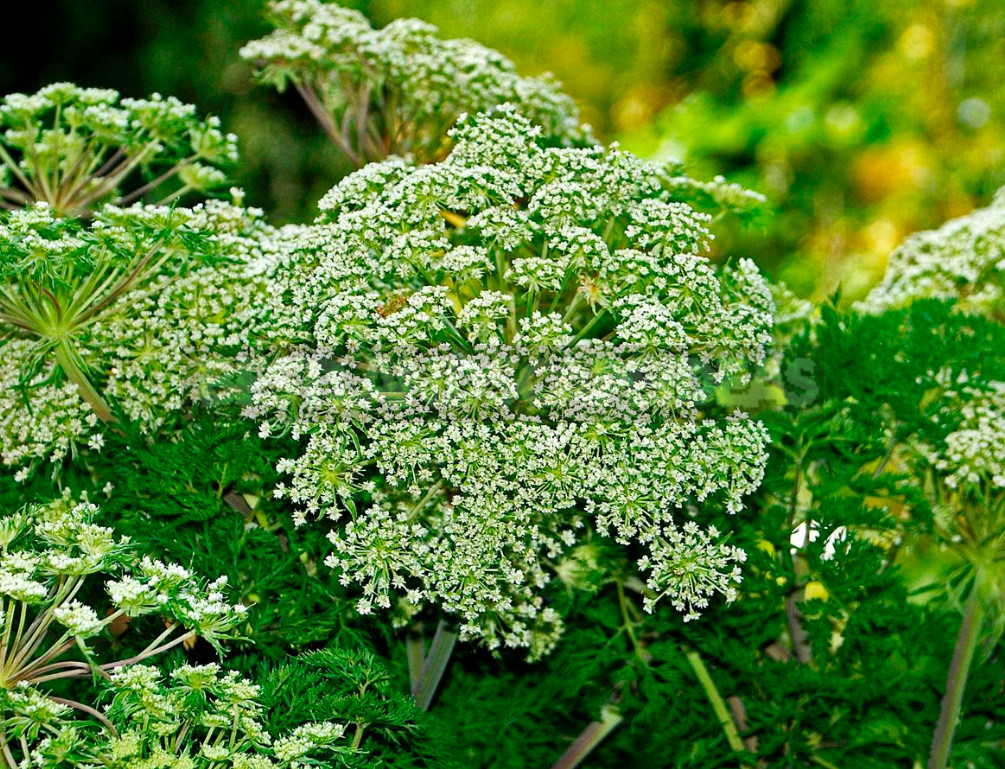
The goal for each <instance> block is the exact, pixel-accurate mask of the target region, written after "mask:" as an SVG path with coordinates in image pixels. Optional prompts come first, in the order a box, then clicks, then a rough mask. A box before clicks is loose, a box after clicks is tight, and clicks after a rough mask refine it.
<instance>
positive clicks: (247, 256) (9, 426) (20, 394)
mask: <svg viewBox="0 0 1005 769" xmlns="http://www.w3.org/2000/svg"><path fill="white" fill-rule="evenodd" d="M261 217H262V214H261V212H260V211H258V210H256V209H246V208H243V207H241V206H239V205H235V204H233V203H227V202H225V201H221V200H211V201H208V202H206V203H204V204H200V205H197V206H195V207H193V208H176V207H171V208H168V207H157V206H148V205H134V206H131V207H129V208H126V209H120V208H115V207H111V206H106V207H104V208H102V209H101V210H100V211H99V212H97V213H96V214H95V219H94V221H93V223H92V224H91V226H89V227H87V228H82V227H80V226H78V225H77V224H76V223H74V222H72V221H67V220H62V219H59V218H57V217H55V216H54V215H53V212H52V210H51V208H49V207H47V206H35V207H33V208H29V209H25V210H23V211H16V212H12V213H11V214H9V215H8V216H7V217H6V218H5V219H3V220H0V281H2V282H0V349H2V351H3V354H2V356H0V385H2V389H0V461H2V462H3V463H4V464H7V465H10V466H16V467H21V468H22V470H21V471H20V472H21V475H26V474H27V472H28V471H27V469H25V468H27V467H28V466H29V465H31V464H32V463H35V462H37V461H38V460H44V459H46V458H48V459H50V460H52V461H53V462H59V461H61V460H62V459H63V458H64V457H66V456H67V454H68V453H70V452H71V451H75V450H76V448H77V447H78V446H82V445H84V444H88V445H89V446H90V447H91V448H92V449H100V448H101V445H102V443H103V438H102V430H103V427H102V425H101V424H100V423H99V420H98V419H97V418H96V417H97V413H98V409H96V408H95V403H97V404H98V406H99V407H104V408H107V409H109V410H111V409H112V407H113V406H114V407H115V408H116V410H117V412H118V413H120V414H122V415H123V416H125V417H126V418H128V419H129V420H131V421H132V422H134V423H135V424H137V425H138V426H139V427H140V429H141V430H142V431H143V432H145V433H152V432H154V431H156V430H157V429H159V428H160V427H161V426H162V425H163V424H164V423H165V422H166V421H167V420H168V419H170V418H171V416H172V415H173V414H175V413H176V412H178V411H179V410H180V409H182V408H184V407H187V406H190V405H191V404H192V403H196V402H211V401H216V402H219V401H220V400H222V399H225V398H227V397H229V395H230V394H231V393H232V392H233V391H234V390H235V388H236V389H240V388H243V386H244V385H243V383H242V382H241V378H242V377H243V376H244V375H246V374H247V372H248V370H249V369H250V368H251V367H252V365H253V362H254V360H255V359H256V358H257V356H258V355H260V353H261V351H262V350H263V349H264V345H265V344H266V342H267V337H266V335H265V334H264V333H263V320H262V319H261V317H260V313H261V311H262V307H263V305H264V304H265V300H264V294H265V291H266V290H267V288H268V285H269V282H268V274H269V272H270V270H271V269H273V265H274V264H275V263H276V262H277V261H278V259H279V254H280V253H281V252H282V251H283V250H285V249H288V248H289V247H290V246H289V244H290V243H291V242H292V240H293V236H294V233H295V230H294V229H286V230H277V229H275V228H272V227H270V226H268V225H266V224H265V223H264V222H263V221H262V218H261ZM118 254H121V257H119V256H117V255H118ZM39 262H42V263H43V264H44V265H45V268H44V271H41V272H40V271H39V270H37V269H36V265H37V264H38V263H39ZM115 286H121V288H122V290H121V291H118V290H117V289H116V288H114V287H115ZM42 289H44V290H45V292H48V293H44V292H43V291H42ZM40 296H47V297H51V301H50V300H42V301H39V299H38V298H39V297H40ZM55 307H58V310H55V311H54V308H55ZM95 308H96V310H95ZM5 336H6V338H7V341H6V343H4V341H3V340H4V337H5ZM67 348H68V349H69V350H70V353H72V354H71V355H69V356H68V355H67V352H66V349H67ZM68 368H69V369H70V371H71V372H73V371H76V372H77V374H78V376H77V378H74V377H72V376H69V374H68V371H67V369H68ZM88 388H93V393H91V394H90V397H86V396H87V394H88ZM106 404H110V405H107V406H106ZM106 421H107V419H106Z"/></svg>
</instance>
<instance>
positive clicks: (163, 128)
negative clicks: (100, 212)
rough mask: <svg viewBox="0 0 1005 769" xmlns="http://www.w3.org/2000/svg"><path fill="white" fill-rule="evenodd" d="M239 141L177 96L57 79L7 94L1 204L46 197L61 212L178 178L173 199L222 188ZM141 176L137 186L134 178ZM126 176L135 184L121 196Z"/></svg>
mask: <svg viewBox="0 0 1005 769" xmlns="http://www.w3.org/2000/svg"><path fill="white" fill-rule="evenodd" d="M236 159H237V139H236V137H235V136H234V135H233V134H225V133H223V132H222V131H221V130H220V123H219V120H218V119H217V118H208V119H205V120H203V119H201V118H199V116H198V115H197V114H196V110H195V107H193V106H191V105H189V104H183V103H181V102H180V101H178V100H177V99H175V98H174V97H167V98H165V97H162V96H160V95H159V94H154V95H153V96H151V97H150V98H149V99H121V100H120V99H119V94H118V93H117V92H115V91H112V90H108V89H98V88H79V87H77V86H75V85H73V84H71V83H55V84H53V85H49V86H46V87H45V88H43V89H42V90H40V91H38V92H37V93H34V94H30V95H28V94H17V93H16V94H9V95H8V96H6V97H4V98H3V100H2V101H0V168H2V169H3V171H2V172H0V208H17V207H23V206H24V205H26V204H28V203H30V202H32V201H45V202H47V203H49V204H50V205H51V206H52V207H53V208H54V209H55V210H56V211H58V212H59V213H60V214H62V215H69V216H73V215H79V214H88V213H90V212H91V211H92V210H93V209H94V208H95V207H96V206H97V205H99V204H100V203H102V202H108V201H116V202H129V201H132V200H137V199H139V198H141V197H143V196H144V195H146V194H147V193H149V192H151V191H152V190H154V189H156V188H158V187H161V186H162V185H164V184H166V183H169V182H170V181H171V180H172V179H173V178H175V177H176V178H177V181H176V182H175V183H174V190H173V191H172V192H171V193H170V196H171V197H172V198H174V197H178V196H179V195H182V194H184V193H185V192H188V191H189V190H198V191H206V190H210V189H213V188H218V187H221V186H223V185H224V184H225V183H226V181H227V178H226V176H225V174H224V173H223V172H222V171H221V170H220V169H219V168H218V166H220V165H229V164H231V163H233V162H234V161H235V160H236ZM137 179H138V180H139V183H133V180H137ZM127 181H129V182H130V183H132V186H133V189H132V190H131V191H130V192H129V193H126V194H125V195H123V194H122V193H123V187H124V186H125V185H126V183H127Z"/></svg>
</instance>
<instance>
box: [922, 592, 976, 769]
mask: <svg viewBox="0 0 1005 769" xmlns="http://www.w3.org/2000/svg"><path fill="white" fill-rule="evenodd" d="M981 621H982V616H981V607H980V598H979V597H978V594H977V590H976V589H974V591H973V592H972V593H971V594H970V598H969V599H968V600H967V606H966V609H964V611H963V622H961V623H960V632H959V633H958V634H957V636H956V646H955V647H954V648H953V660H952V662H951V663H950V664H949V676H948V678H947V679H946V693H945V695H944V696H943V697H942V712H941V713H940V714H939V723H938V724H937V725H936V727H935V734H934V735H933V737H932V752H931V753H930V754H929V757H928V769H946V767H947V766H948V765H949V754H950V752H951V751H952V748H953V733H954V732H955V731H956V723H957V722H958V721H959V720H960V704H961V703H962V702H963V690H964V689H965V688H966V685H967V675H968V674H969V672H970V663H971V662H972V661H973V659H974V650H975V649H976V648H977V638H978V635H979V634H980V629H981Z"/></svg>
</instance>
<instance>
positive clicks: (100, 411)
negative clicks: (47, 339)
mask: <svg viewBox="0 0 1005 769" xmlns="http://www.w3.org/2000/svg"><path fill="white" fill-rule="evenodd" d="M56 362H57V363H59V366H60V368H61V369H63V373H64V374H66V378H67V379H69V380H70V381H71V382H73V383H74V384H75V385H77V389H78V390H79V391H80V396H81V397H82V398H83V399H84V400H85V401H87V403H88V404H89V405H90V406H91V408H92V409H93V410H94V413H95V414H97V415H98V419H100V420H101V421H102V422H105V423H106V424H114V423H115V422H116V421H118V420H116V419H115V417H114V416H113V414H112V410H111V409H110V408H109V407H108V404H107V403H105V399H104V398H102V397H101V393H99V392H98V391H97V389H95V387H94V385H93V384H91V380H90V379H88V378H87V374H85V373H84V372H83V371H82V370H81V368H80V366H79V365H78V363H77V360H76V355H75V354H74V352H73V348H72V347H71V346H70V343H69V342H67V341H65V340H63V341H61V342H60V343H59V344H57V345H56Z"/></svg>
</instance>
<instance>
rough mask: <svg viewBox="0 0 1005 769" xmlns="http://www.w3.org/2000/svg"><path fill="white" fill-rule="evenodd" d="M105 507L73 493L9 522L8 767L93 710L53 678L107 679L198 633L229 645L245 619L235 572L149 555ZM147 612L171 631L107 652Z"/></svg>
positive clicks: (2, 595) (4, 545) (4, 697)
mask: <svg viewBox="0 0 1005 769" xmlns="http://www.w3.org/2000/svg"><path fill="white" fill-rule="evenodd" d="M97 513H98V509H97V507H95V506H94V505H92V504H90V503H88V502H87V501H77V500H74V499H73V498H71V497H70V496H69V495H68V494H67V495H64V496H63V497H61V498H59V499H57V500H55V501H53V502H50V503H48V504H44V505H30V506H28V507H26V508H25V509H24V510H22V511H20V512H18V513H14V514H7V515H5V516H4V517H3V518H2V519H0V618H2V622H0V624H2V625H3V627H4V628H5V632H4V633H3V636H2V639H0V706H2V708H3V711H2V713H0V723H2V726H3V729H2V730H0V755H3V756H4V758H5V759H6V760H7V763H8V765H11V766H17V765H20V764H18V763H16V762H11V761H10V758H11V751H12V750H15V749H17V748H16V747H15V746H17V745H23V744H24V743H23V742H22V740H21V737H22V736H24V737H25V738H26V739H27V740H33V739H35V738H36V737H37V736H38V734H39V731H40V730H43V729H44V728H45V722H47V721H49V720H50V719H55V718H58V717H59V716H61V715H63V714H65V713H66V712H68V709H71V708H72V709H76V710H81V711H83V712H92V710H93V709H89V707H88V706H86V705H82V704H81V703H79V702H75V701H73V700H68V699H65V698H64V697H55V696H54V695H53V694H51V693H50V692H51V686H52V682H55V681H62V682H64V683H65V682H66V681H73V680H83V681H88V680H90V679H91V678H92V677H95V676H96V677H105V678H107V677H108V676H109V675H111V674H112V673H113V672H114V671H119V670H122V669H123V668H127V667H128V666H130V665H133V664H136V663H139V662H142V661H144V660H146V659H149V658H152V657H155V656H157V655H159V654H162V653H164V652H166V651H168V650H169V649H172V648H175V647H177V646H179V645H181V644H182V643H184V642H185V641H188V640H190V639H193V638H195V637H196V636H199V637H202V638H204V639H206V640H207V641H209V642H210V643H212V644H214V645H215V646H217V647H219V644H220V641H222V640H224V639H226V638H230V637H232V635H233V633H234V631H235V630H236V629H237V627H238V626H239V625H240V624H241V623H242V622H243V620H244V617H245V613H246V612H245V608H244V607H243V606H241V605H232V604H230V603H229V602H228V601H227V597H226V595H225V591H226V578H221V579H218V580H216V581H214V582H211V583H208V584H207V582H206V581H205V580H203V579H200V578H198V577H196V576H195V575H193V574H192V573H190V572H189V571H188V570H187V569H185V568H183V567H181V566H178V565H175V564H168V563H162V562H161V561H158V560H155V559H152V558H149V557H145V556H141V555H140V554H139V553H137V552H136V550H135V549H134V548H133V547H132V546H131V545H130V543H129V540H128V539H127V538H117V537H115V536H114V534H113V533H112V531H111V530H110V529H107V528H104V527H101V526H99V525H97V524H96V523H95V519H96V516H97ZM99 586H101V588H103V589H101V590H99V589H97V588H98V587H99ZM102 593H103V596H102ZM144 615H153V616H156V617H159V618H160V619H161V620H162V621H163V625H162V627H165V628H166V629H164V630H163V632H160V633H159V634H158V635H157V636H156V637H155V638H151V639H150V642H149V643H148V644H147V645H146V646H145V647H142V650H141V651H140V652H139V653H138V654H134V655H132V656H130V657H127V658H125V659H118V660H104V661H102V660H100V659H98V658H97V652H96V651H95V649H96V648H98V646H97V644H98V642H99V641H100V640H101V639H102V637H103V636H105V635H106V634H107V633H108V631H109V627H110V626H112V625H113V624H114V623H116V622H117V621H121V619H123V618H136V617H141V616H144ZM126 632H127V633H133V634H135V633H134V631H133V630H132V629H131V628H130V629H129V630H127V631H126ZM102 648H103V647H102Z"/></svg>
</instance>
